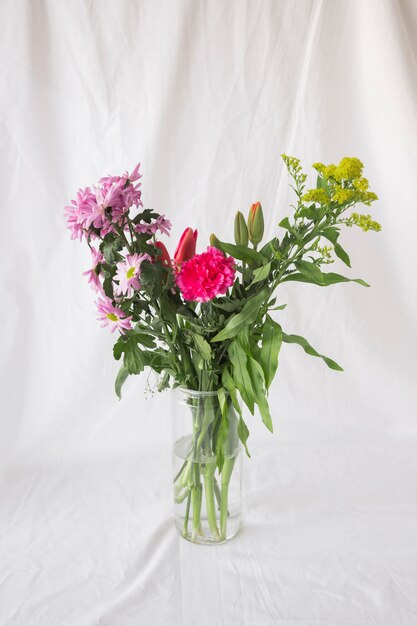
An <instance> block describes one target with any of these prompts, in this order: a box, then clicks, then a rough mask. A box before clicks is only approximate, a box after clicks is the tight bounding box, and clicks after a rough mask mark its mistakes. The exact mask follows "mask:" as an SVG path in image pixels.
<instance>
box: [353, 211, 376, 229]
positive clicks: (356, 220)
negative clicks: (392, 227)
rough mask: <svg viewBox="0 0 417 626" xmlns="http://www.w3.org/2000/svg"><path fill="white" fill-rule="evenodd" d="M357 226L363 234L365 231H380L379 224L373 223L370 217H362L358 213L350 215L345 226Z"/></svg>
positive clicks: (362, 215)
mask: <svg viewBox="0 0 417 626" xmlns="http://www.w3.org/2000/svg"><path fill="white" fill-rule="evenodd" d="M353 225H355V226H359V228H361V229H362V230H363V231H364V232H366V231H367V230H375V231H376V232H378V231H380V230H381V229H382V226H381V224H379V223H378V222H375V220H373V219H372V217H371V216H370V215H364V214H360V213H352V215H351V216H350V217H349V218H348V219H347V220H346V226H353Z"/></svg>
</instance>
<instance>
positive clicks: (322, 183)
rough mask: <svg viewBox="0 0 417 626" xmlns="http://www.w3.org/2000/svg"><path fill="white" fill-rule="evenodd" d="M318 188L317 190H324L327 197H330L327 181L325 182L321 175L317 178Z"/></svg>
mask: <svg viewBox="0 0 417 626" xmlns="http://www.w3.org/2000/svg"><path fill="white" fill-rule="evenodd" d="M316 187H317V189H324V191H325V192H326V193H327V195H330V189H329V185H328V183H327V180H325V178H323V176H321V175H320V174H319V175H318V176H317V183H316Z"/></svg>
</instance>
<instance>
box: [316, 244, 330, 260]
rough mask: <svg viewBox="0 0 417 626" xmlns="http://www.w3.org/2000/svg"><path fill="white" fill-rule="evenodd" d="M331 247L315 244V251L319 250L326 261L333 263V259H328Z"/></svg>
mask: <svg viewBox="0 0 417 626" xmlns="http://www.w3.org/2000/svg"><path fill="white" fill-rule="evenodd" d="M332 250H333V248H332V247H331V246H322V247H320V246H317V252H320V254H321V256H322V257H323V259H327V262H328V263H329V262H331V263H333V261H330V259H331V258H332V254H331V252H332Z"/></svg>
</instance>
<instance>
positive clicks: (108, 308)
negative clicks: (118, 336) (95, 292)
mask: <svg viewBox="0 0 417 626" xmlns="http://www.w3.org/2000/svg"><path fill="white" fill-rule="evenodd" d="M96 304H97V308H98V313H99V316H98V318H97V319H98V320H99V321H100V322H103V323H102V325H101V326H102V328H104V327H105V326H107V327H109V328H110V330H111V332H112V333H114V331H115V330H116V329H118V330H120V332H121V333H124V332H125V330H131V328H132V324H131V320H132V317H131V316H130V317H127V316H126V313H125V312H124V311H123V310H122V309H121V308H120V307H117V306H114V305H113V302H112V301H111V299H110V298H108V297H107V296H105V297H104V298H99V299H98V300H97V303H96Z"/></svg>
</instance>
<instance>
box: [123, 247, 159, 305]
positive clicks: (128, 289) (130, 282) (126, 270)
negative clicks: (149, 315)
mask: <svg viewBox="0 0 417 626" xmlns="http://www.w3.org/2000/svg"><path fill="white" fill-rule="evenodd" d="M151 260H152V259H151V257H150V256H149V254H128V255H126V259H125V261H121V262H120V263H118V264H117V272H116V275H115V277H114V279H115V280H118V281H119V284H118V286H117V287H116V289H115V292H116V293H117V294H119V295H120V294H123V295H126V296H127V297H128V298H131V297H132V296H133V292H134V291H135V290H136V291H138V290H139V289H140V282H139V277H140V268H141V264H142V263H143V261H151Z"/></svg>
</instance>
